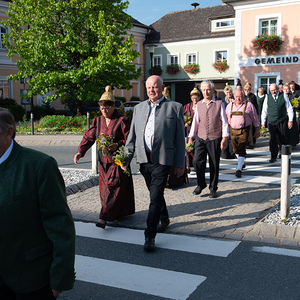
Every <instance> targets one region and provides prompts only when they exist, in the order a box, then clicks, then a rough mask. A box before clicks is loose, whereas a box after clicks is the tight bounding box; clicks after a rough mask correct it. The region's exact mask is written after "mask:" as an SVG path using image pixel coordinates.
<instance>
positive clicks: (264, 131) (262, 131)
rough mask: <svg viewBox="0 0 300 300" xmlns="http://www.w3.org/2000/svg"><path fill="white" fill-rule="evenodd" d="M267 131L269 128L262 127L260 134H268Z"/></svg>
mask: <svg viewBox="0 0 300 300" xmlns="http://www.w3.org/2000/svg"><path fill="white" fill-rule="evenodd" d="M267 132H268V130H267V128H261V129H260V130H259V133H260V136H266V135H267Z"/></svg>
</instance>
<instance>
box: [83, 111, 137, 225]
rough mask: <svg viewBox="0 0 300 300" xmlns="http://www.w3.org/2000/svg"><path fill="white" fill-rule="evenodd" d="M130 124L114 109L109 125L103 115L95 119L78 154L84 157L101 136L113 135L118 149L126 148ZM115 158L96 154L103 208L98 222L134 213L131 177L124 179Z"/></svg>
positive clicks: (99, 152)
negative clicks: (114, 160)
mask: <svg viewBox="0 0 300 300" xmlns="http://www.w3.org/2000/svg"><path fill="white" fill-rule="evenodd" d="M130 122H131V119H130V118H129V117H126V116H123V115H121V114H120V113H118V112H117V111H116V110H115V111H114V113H113V115H112V117H111V121H110V123H109V125H108V126H107V125H106V122H105V118H104V117H103V116H100V117H98V118H95V119H94V120H93V122H92V126H91V128H90V129H89V130H88V131H87V132H86V133H85V135H84V136H83V139H82V141H81V143H80V145H79V148H78V152H79V153H80V154H81V155H82V156H83V155H84V154H85V153H86V151H87V150H88V149H89V148H90V147H91V146H92V145H93V144H94V142H95V140H96V138H97V137H99V135H101V134H102V133H103V134H106V135H111V136H113V141H114V143H118V146H119V147H121V146H123V145H125V143H126V139H127V136H128V133H129V129H130ZM114 155H115V152H114V153H111V154H108V155H103V154H102V150H101V149H100V150H99V151H98V157H99V189H100V200H101V205H102V207H101V211H100V217H99V219H102V220H105V221H114V220H116V219H117V218H119V217H122V216H126V215H131V214H133V213H134V212H135V205H134V192H133V182H132V176H131V174H130V176H127V175H126V174H125V173H124V172H123V170H122V169H121V168H120V167H119V166H117V165H116V164H115V163H114V162H113V160H112V157H113V156H114Z"/></svg>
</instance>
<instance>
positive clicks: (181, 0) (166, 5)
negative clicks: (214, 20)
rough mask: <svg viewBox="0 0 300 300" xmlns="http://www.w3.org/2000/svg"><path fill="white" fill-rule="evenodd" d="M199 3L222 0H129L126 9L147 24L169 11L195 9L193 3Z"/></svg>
mask: <svg viewBox="0 0 300 300" xmlns="http://www.w3.org/2000/svg"><path fill="white" fill-rule="evenodd" d="M195 2H196V3H199V4H200V5H199V6H198V8H199V7H207V6H215V5H220V4H222V0H202V1H200V0H198V1H197V0H196V1H193V0H129V6H128V9H127V10H126V11H125V12H126V13H127V14H129V15H131V16H132V17H133V18H134V19H136V20H138V21H139V22H141V23H143V24H145V25H151V24H153V23H154V22H156V21H157V20H158V19H160V18H161V17H163V16H164V15H166V14H167V13H169V12H174V11H179V10H187V9H193V8H194V7H193V6H192V5H191V4H192V3H195Z"/></svg>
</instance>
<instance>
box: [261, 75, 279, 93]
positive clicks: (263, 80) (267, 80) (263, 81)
mask: <svg viewBox="0 0 300 300" xmlns="http://www.w3.org/2000/svg"><path fill="white" fill-rule="evenodd" d="M271 83H276V77H260V78H259V83H258V87H261V86H262V87H263V88H264V89H265V90H266V91H267V93H269V86H270V84H271Z"/></svg>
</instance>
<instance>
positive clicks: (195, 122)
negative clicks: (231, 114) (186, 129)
mask: <svg viewBox="0 0 300 300" xmlns="http://www.w3.org/2000/svg"><path fill="white" fill-rule="evenodd" d="M202 102H203V103H206V101H205V100H204V99H203V100H202ZM212 102H216V99H215V97H213V98H212V99H211V100H210V101H209V103H206V107H208V106H209V104H210V103H212ZM220 119H221V122H222V137H228V136H229V128H228V122H227V117H226V113H225V106H224V103H223V102H222V103H221V109H220ZM198 126H199V117H198V109H197V108H196V109H195V115H194V118H193V123H192V127H191V130H190V134H189V136H188V137H189V138H193V137H195V136H196V135H197V131H198Z"/></svg>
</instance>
